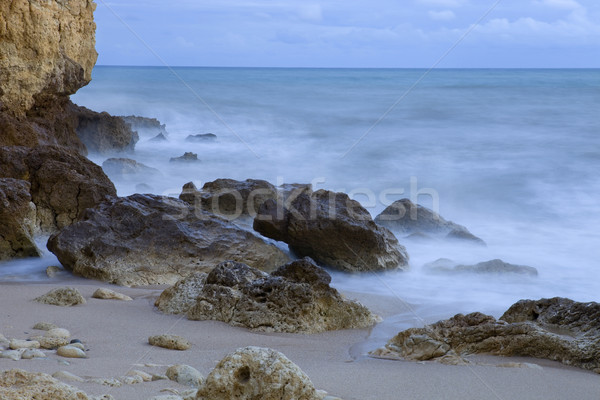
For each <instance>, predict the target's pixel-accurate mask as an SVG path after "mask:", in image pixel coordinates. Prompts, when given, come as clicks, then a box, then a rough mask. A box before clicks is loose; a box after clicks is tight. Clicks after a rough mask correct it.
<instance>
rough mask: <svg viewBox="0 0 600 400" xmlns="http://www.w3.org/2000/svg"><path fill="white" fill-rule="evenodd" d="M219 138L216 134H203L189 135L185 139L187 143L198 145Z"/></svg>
mask: <svg viewBox="0 0 600 400" xmlns="http://www.w3.org/2000/svg"><path fill="white" fill-rule="evenodd" d="M216 138H217V135H215V134H214V133H201V134H198V135H189V136H188V137H186V138H185V141H186V142H192V143H198V142H212V141H214V140H215V139H216Z"/></svg>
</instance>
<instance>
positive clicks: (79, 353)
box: [56, 345, 87, 358]
mask: <svg viewBox="0 0 600 400" xmlns="http://www.w3.org/2000/svg"><path fill="white" fill-rule="evenodd" d="M56 354H58V355H59V356H61V357H67V358H87V356H86V354H85V351H83V350H81V349H80V348H78V347H75V346H73V345H66V346H62V347H59V348H58V350H56Z"/></svg>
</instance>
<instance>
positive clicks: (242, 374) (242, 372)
mask: <svg viewBox="0 0 600 400" xmlns="http://www.w3.org/2000/svg"><path fill="white" fill-rule="evenodd" d="M320 398H321V397H320V396H318V394H317V391H316V390H315V387H314V385H313V383H312V382H311V380H310V378H309V377H308V376H306V374H305V373H304V372H303V371H302V370H301V369H300V368H299V367H298V366H297V365H296V364H294V363H293V362H291V361H290V360H289V359H288V358H287V357H286V356H284V355H283V354H281V353H280V352H278V351H275V350H272V349H265V348H260V347H246V348H243V349H238V350H236V351H234V352H233V353H231V354H229V355H227V356H226V357H225V358H224V359H222V360H221V361H220V362H219V364H217V366H216V367H215V369H213V370H212V371H211V372H210V374H209V375H208V376H207V377H206V381H205V383H204V385H203V386H202V387H201V388H200V389H199V390H198V393H197V395H196V399H197V400H230V399H239V400H255V399H261V400H318V399H320Z"/></svg>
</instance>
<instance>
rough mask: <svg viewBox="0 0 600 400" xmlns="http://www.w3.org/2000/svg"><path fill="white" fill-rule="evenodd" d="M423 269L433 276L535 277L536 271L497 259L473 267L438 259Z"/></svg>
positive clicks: (532, 268)
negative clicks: (486, 275) (487, 275)
mask: <svg viewBox="0 0 600 400" xmlns="http://www.w3.org/2000/svg"><path fill="white" fill-rule="evenodd" d="M423 269H424V270H425V271H426V272H428V273H434V274H460V273H473V274H493V275H506V274H516V275H529V276H537V275H538V271H537V269H535V268H534V267H529V266H527V265H516V264H509V263H507V262H504V261H502V260H499V259H494V260H490V261H483V262H480V263H477V264H474V265H464V264H459V263H457V262H454V261H452V260H449V259H447V258H440V259H438V260H436V261H434V262H431V263H427V264H425V265H423Z"/></svg>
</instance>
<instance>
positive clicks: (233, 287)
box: [155, 258, 378, 333]
mask: <svg viewBox="0 0 600 400" xmlns="http://www.w3.org/2000/svg"><path fill="white" fill-rule="evenodd" d="M330 281H331V277H330V276H329V274H328V273H327V272H326V271H325V270H323V269H322V268H320V267H318V266H317V265H315V264H314V262H313V261H312V260H311V259H310V258H305V259H302V260H297V261H293V262H291V263H289V264H286V265H284V266H282V267H280V268H278V269H277V270H276V271H274V272H273V273H272V274H271V275H269V274H267V273H265V272H263V271H260V270H258V269H256V268H252V267H249V266H248V265H245V264H241V263H236V262H233V261H226V262H222V263H220V264H219V265H218V266H217V267H215V268H214V269H213V270H212V271H211V272H210V273H209V274H208V275H207V276H206V277H200V276H198V275H193V276H190V277H188V278H186V279H183V280H182V281H180V282H178V283H177V285H175V286H174V287H173V288H170V289H167V290H165V291H164V292H163V293H162V294H161V295H160V297H159V298H158V299H157V300H156V303H155V304H156V306H157V307H158V309H159V310H161V311H162V312H166V313H186V314H187V317H188V319H190V320H218V321H223V322H227V323H229V324H231V325H234V326H243V327H245V328H249V329H252V330H256V331H264V332H292V333H317V332H324V331H329V330H336V329H361V328H367V327H370V326H372V325H374V324H375V323H376V322H377V321H378V317H377V316H375V315H373V314H372V313H371V312H370V311H369V310H368V309H367V308H366V307H364V306H363V305H362V304H360V303H357V302H354V301H350V300H346V299H344V298H343V297H342V296H341V295H340V294H339V293H338V291H337V290H335V289H334V288H332V287H330V286H329V283H330Z"/></svg>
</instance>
